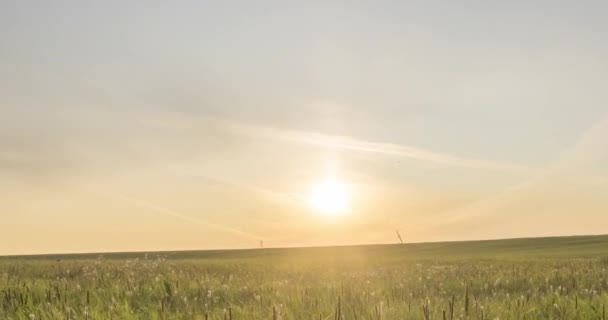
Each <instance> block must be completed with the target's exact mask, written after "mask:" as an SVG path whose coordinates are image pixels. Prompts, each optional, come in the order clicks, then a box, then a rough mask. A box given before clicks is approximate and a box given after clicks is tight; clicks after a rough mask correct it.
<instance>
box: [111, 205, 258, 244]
mask: <svg viewBox="0 0 608 320" xmlns="http://www.w3.org/2000/svg"><path fill="white" fill-rule="evenodd" d="M114 196H115V197H117V198H119V199H121V200H123V201H125V202H128V203H130V204H132V205H135V206H138V207H141V208H145V209H148V210H151V211H154V212H156V213H160V214H163V215H166V216H170V217H174V218H178V219H181V220H184V221H188V222H192V223H195V224H198V225H201V226H204V227H208V228H213V229H216V230H219V231H225V232H230V233H232V234H235V235H238V236H240V237H243V238H247V239H252V240H259V239H260V238H262V237H261V236H259V235H256V234H253V233H249V232H245V231H242V230H238V229H235V228H230V227H226V226H222V225H219V224H215V223H209V222H206V221H201V220H199V219H195V218H192V217H190V216H187V215H184V214H181V213H179V212H176V211H173V210H170V209H167V208H163V207H161V206H158V205H156V204H153V203H150V202H146V201H143V200H139V199H135V198H131V197H127V196H122V195H116V194H114Z"/></svg>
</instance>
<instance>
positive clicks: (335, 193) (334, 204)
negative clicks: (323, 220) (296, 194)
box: [310, 180, 350, 216]
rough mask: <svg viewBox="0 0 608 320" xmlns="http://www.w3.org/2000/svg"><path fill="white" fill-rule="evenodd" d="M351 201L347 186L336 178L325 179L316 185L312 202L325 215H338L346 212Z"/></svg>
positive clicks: (311, 197) (312, 194) (311, 198)
mask: <svg viewBox="0 0 608 320" xmlns="http://www.w3.org/2000/svg"><path fill="white" fill-rule="evenodd" d="M349 201H350V197H349V193H348V190H347V188H346V186H345V185H344V184H343V183H341V182H339V181H336V180H325V181H322V182H320V183H319V184H317V185H316V186H314V188H313V190H312V193H311V196H310V203H311V205H312V206H313V207H314V208H315V209H317V210H318V211H319V212H320V213H322V214H324V215H331V216H337V215H341V214H343V213H345V212H346V210H347V209H348V204H349Z"/></svg>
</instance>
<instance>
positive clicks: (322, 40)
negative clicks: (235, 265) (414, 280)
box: [0, 0, 608, 255]
mask: <svg viewBox="0 0 608 320" xmlns="http://www.w3.org/2000/svg"><path fill="white" fill-rule="evenodd" d="M607 11H608V4H607V3H606V2H605V1H534V2H533V3H532V2H530V1H458V2H456V1H270V0H268V1H129V2H124V1H90V2H88V1H13V0H8V1H2V2H1V3H0V39H1V41H0V255H1V254H30V253H59V252H96V251H139V250H187V249H217V248H255V247H257V246H258V245H259V241H260V240H263V241H264V244H265V246H267V247H284V246H311V245H345V244H363V243H395V242H396V241H398V239H397V238H396V235H395V231H396V230H399V232H400V233H401V235H402V237H403V238H404V240H405V241H406V242H425V241H452V240H464V239H494V238H511V237H530V236H550V235H574V234H602V233H608V91H606V88H605V84H606V83H608V60H607V59H606V56H608V31H607V30H608V19H605V17H606V14H607ZM328 179H329V180H333V181H338V182H340V183H341V184H342V185H343V186H345V187H344V188H345V189H346V190H347V194H348V203H347V208H346V209H345V210H344V212H342V213H341V214H340V215H335V216H332V215H324V214H323V213H322V212H320V211H319V210H318V208H315V207H313V206H311V201H310V197H311V193H314V192H313V191H311V190H314V189H315V186H317V185H319V184H320V183H322V182H323V181H327V180H328Z"/></svg>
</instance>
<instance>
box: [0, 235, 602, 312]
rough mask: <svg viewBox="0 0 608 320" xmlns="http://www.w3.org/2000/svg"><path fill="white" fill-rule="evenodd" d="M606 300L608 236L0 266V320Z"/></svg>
mask: <svg viewBox="0 0 608 320" xmlns="http://www.w3.org/2000/svg"><path fill="white" fill-rule="evenodd" d="M607 290H608V236H577V237H556V238H530V239H509V240H491V241H466V242H444V243H420V244H406V245H369V246H349V247H323V248H293V249H255V250H218V251H181V252H154V253H107V254H103V255H100V254H79V255H40V256H27V257H26V256H24V257H3V258H0V319H206V318H207V319H334V320H335V319H361V320H362V319H443V316H444V312H445V317H446V319H602V320H605V319H606V315H605V312H604V310H605V305H606V304H608V291H607ZM452 303H453V305H452Z"/></svg>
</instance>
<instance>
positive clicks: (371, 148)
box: [227, 122, 534, 172]
mask: <svg viewBox="0 0 608 320" xmlns="http://www.w3.org/2000/svg"><path fill="white" fill-rule="evenodd" d="M227 125H228V126H229V127H230V128H232V129H233V130H234V131H236V132H239V133H242V134H243V135H248V136H257V137H263V138H267V139H278V140H284V141H289V142H295V143H302V144H309V145H315V146H319V147H325V148H332V149H342V150H352V151H360V152H369V153H378V154H385V155H393V156H399V157H405V158H411V159H417V160H425V161H430V162H434V163H439V164H445V165H450V166H455V167H464V168H473V169H488V170H499V171H510V172H529V171H534V168H530V167H528V166H524V165H520V164H515V163H510V162H500V161H488V160H481V159H476V158H469V157H460V156H454V155H450V154H445V153H439V152H434V151H430V150H426V149H422V148H418V147H412V146H405V145H399V144H393V143H383V142H372V141H365V140H359V139H354V138H352V137H348V136H340V135H327V134H319V133H314V132H306V131H294V130H282V129H276V128H269V127H262V126H254V125H246V124H240V123H234V122H228V123H227Z"/></svg>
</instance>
